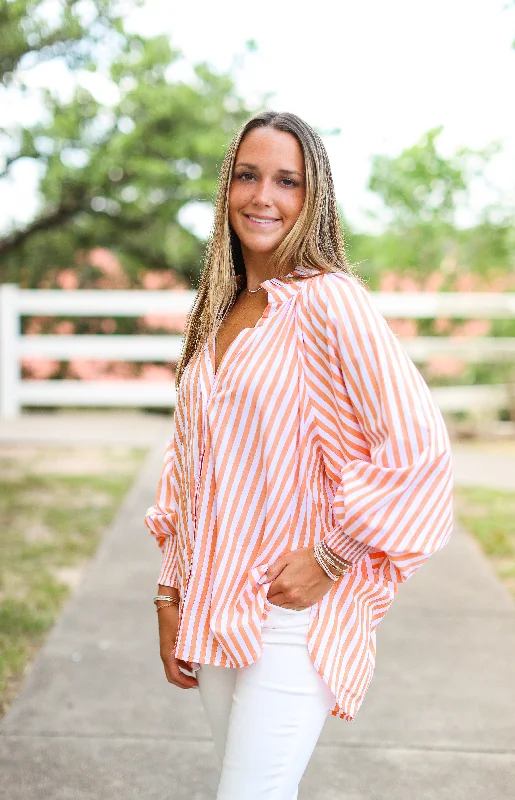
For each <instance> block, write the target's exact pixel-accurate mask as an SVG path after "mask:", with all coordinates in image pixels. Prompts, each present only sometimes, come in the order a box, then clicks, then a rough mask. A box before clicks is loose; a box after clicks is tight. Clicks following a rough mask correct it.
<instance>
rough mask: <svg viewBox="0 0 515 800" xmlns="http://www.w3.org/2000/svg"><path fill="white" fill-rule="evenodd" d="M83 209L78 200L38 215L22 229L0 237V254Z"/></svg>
mask: <svg viewBox="0 0 515 800" xmlns="http://www.w3.org/2000/svg"><path fill="white" fill-rule="evenodd" d="M81 209H82V204H81V203H78V202H77V201H76V200H71V201H68V202H63V203H61V204H60V205H59V206H58V207H57V208H56V209H55V210H54V211H52V212H50V213H48V214H45V215H43V216H41V217H38V218H37V219H35V220H34V221H33V222H31V223H30V224H29V225H27V226H26V227H25V228H23V229H22V230H18V231H14V232H13V233H11V234H9V235H8V236H4V237H3V238H2V239H0V256H2V255H5V254H6V253H9V252H10V251H12V250H17V249H18V248H19V247H21V246H22V245H23V244H24V242H25V241H26V240H27V239H28V238H29V237H30V236H33V235H34V234H35V233H37V232H38V231H43V230H49V229H51V228H57V227H59V225H62V224H63V223H64V222H66V221H67V220H68V219H70V218H71V217H73V216H74V215H75V214H76V213H77V212H78V211H80V210H81Z"/></svg>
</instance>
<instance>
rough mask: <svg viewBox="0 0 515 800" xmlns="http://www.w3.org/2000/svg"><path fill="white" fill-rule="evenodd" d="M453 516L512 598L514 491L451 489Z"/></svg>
mask: <svg viewBox="0 0 515 800" xmlns="http://www.w3.org/2000/svg"><path fill="white" fill-rule="evenodd" d="M454 497H455V509H456V514H457V517H458V519H459V521H460V522H461V524H462V525H463V527H464V528H465V529H466V530H468V531H469V533H471V534H472V535H473V536H475V538H476V539H477V540H478V542H479V544H480V545H481V547H482V549H483V552H484V553H485V555H486V556H487V557H488V558H489V559H490V561H491V563H492V564H493V566H494V568H495V570H496V572H497V574H498V576H499V578H500V579H501V581H502V582H503V583H504V584H505V586H506V587H507V589H508V590H509V591H510V592H511V594H512V595H513V597H515V492H507V491H499V490H497V489H478V488H476V487H461V486H460V487H458V486H456V487H455V488H454Z"/></svg>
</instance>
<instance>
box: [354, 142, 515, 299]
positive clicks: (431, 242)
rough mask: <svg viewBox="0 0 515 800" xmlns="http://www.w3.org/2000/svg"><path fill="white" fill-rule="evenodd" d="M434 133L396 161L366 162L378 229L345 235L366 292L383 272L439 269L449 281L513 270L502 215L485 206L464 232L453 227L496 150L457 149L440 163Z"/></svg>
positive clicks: (512, 249) (513, 242) (509, 228)
mask: <svg viewBox="0 0 515 800" xmlns="http://www.w3.org/2000/svg"><path fill="white" fill-rule="evenodd" d="M442 131H443V128H442V127H438V128H434V129H432V130H430V131H428V132H427V133H426V134H425V135H424V136H423V137H422V138H421V139H420V141H419V142H417V143H416V144H415V145H413V146H412V147H409V148H407V149H406V150H404V151H403V152H401V153H400V154H399V155H398V156H395V157H390V156H385V155H378V156H375V158H374V159H373V162H372V172H371V177H370V181H369V189H370V190H371V191H372V192H374V193H376V194H377V195H378V196H379V197H380V199H381V201H382V204H383V207H384V211H385V214H386V217H387V220H388V223H387V226H386V230H385V231H384V232H383V233H381V234H379V235H367V234H356V233H352V232H349V234H348V239H349V246H350V257H351V259H352V261H356V262H361V264H362V271H363V272H364V274H365V275H366V276H367V277H368V278H369V279H370V281H371V286H372V287H373V288H377V284H378V281H379V276H380V274H381V273H382V272H384V271H393V272H410V273H412V274H414V275H420V276H424V275H429V274H430V273H431V272H434V271H435V270H440V269H441V270H443V272H444V273H445V274H447V275H448V276H449V279H450V281H452V280H453V278H454V276H455V275H456V274H459V273H460V272H463V271H465V272H476V273H481V274H483V275H486V274H488V273H493V272H499V271H501V272H507V271H513V270H514V269H515V237H514V234H513V230H514V229H513V224H512V220H511V219H510V215H509V213H508V211H507V210H505V211H504V213H502V212H503V210H502V209H485V210H484V215H483V218H482V219H481V220H480V221H479V223H478V224H477V225H476V226H473V227H470V228H461V227H460V226H459V225H458V223H457V214H458V210H459V208H460V205H463V204H465V203H466V200H467V198H468V195H469V191H470V186H471V184H472V181H473V180H475V179H476V178H477V177H478V176H481V175H482V174H483V172H484V170H485V167H486V166H487V165H488V163H489V162H490V160H491V159H492V158H493V157H494V156H495V155H496V154H497V153H498V152H499V146H498V145H497V144H496V143H493V144H492V145H490V146H489V147H487V148H485V149H483V150H479V151H474V150H470V149H468V148H461V149H460V150H458V151H457V152H456V153H455V154H453V155H452V156H451V157H449V158H446V157H444V156H443V155H442V154H441V153H440V151H439V137H440V136H441V134H442ZM499 212H501V213H499Z"/></svg>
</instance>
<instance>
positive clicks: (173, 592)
mask: <svg viewBox="0 0 515 800" xmlns="http://www.w3.org/2000/svg"><path fill="white" fill-rule="evenodd" d="M157 594H158V595H160V594H163V595H166V596H167V597H176V598H177V600H180V599H181V598H180V594H179V590H178V589H177V588H176V587H175V586H165V585H164V584H162V583H158V584H157Z"/></svg>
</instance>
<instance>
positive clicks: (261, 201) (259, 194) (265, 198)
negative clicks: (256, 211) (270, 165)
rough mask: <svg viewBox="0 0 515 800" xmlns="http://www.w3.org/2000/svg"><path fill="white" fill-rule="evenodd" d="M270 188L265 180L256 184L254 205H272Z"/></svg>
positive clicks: (268, 182)
mask: <svg viewBox="0 0 515 800" xmlns="http://www.w3.org/2000/svg"><path fill="white" fill-rule="evenodd" d="M271 188H272V187H271V182H270V181H269V180H267V179H266V178H264V179H263V180H260V181H258V182H256V184H255V188H254V197H253V200H254V203H256V205H260V206H270V205H272V200H271Z"/></svg>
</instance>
